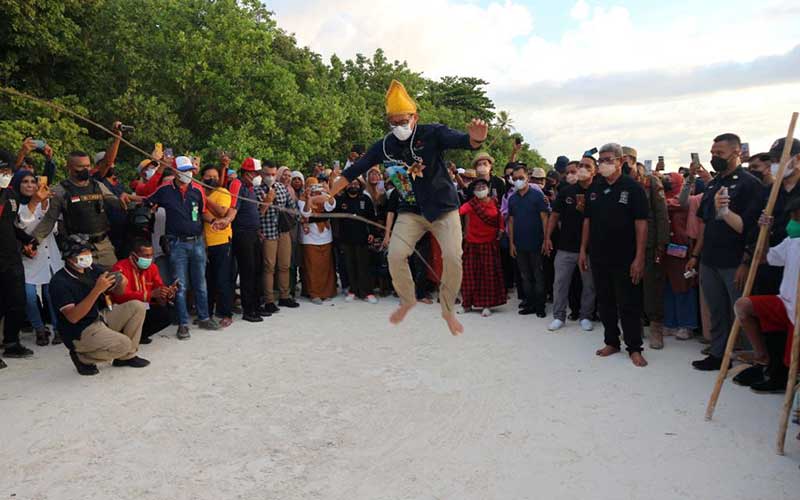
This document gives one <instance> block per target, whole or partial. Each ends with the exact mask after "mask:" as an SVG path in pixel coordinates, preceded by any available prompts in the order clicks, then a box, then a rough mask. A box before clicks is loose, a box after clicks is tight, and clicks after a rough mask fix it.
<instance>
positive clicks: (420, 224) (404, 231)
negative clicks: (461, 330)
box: [389, 210, 462, 315]
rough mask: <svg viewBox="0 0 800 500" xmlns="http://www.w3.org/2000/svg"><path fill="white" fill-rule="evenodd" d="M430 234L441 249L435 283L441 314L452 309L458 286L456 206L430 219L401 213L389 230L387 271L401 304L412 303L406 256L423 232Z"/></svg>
mask: <svg viewBox="0 0 800 500" xmlns="http://www.w3.org/2000/svg"><path fill="white" fill-rule="evenodd" d="M427 232H430V233H432V234H433V236H434V238H436V241H438V242H439V246H440V247H441V249H442V279H441V280H440V285H439V303H440V304H441V306H442V314H448V315H449V314H452V313H453V312H454V310H455V303H456V295H458V291H459V290H460V289H461V275H462V268H461V253H462V250H461V218H460V217H459V216H458V210H453V211H450V212H447V213H445V214H442V215H441V216H440V217H439V218H438V219H436V220H435V221H433V222H430V221H428V220H427V219H426V218H425V217H423V216H421V215H417V214H411V213H401V214H399V215H398V216H397V222H396V223H395V225H394V229H393V230H392V239H391V241H390V242H389V273H391V275H392V283H393V284H394V289H395V291H397V295H399V296H400V302H401V303H402V304H415V303H416V302H417V299H416V295H415V293H414V279H413V278H412V277H411V269H410V268H409V267H408V257H409V256H411V254H413V253H414V247H415V246H416V244H417V242H418V241H419V240H420V238H422V236H423V235H425V233H427Z"/></svg>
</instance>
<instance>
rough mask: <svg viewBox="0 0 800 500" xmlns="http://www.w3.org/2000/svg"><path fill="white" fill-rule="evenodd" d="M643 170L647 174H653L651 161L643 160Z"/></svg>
mask: <svg viewBox="0 0 800 500" xmlns="http://www.w3.org/2000/svg"><path fill="white" fill-rule="evenodd" d="M644 170H645V172H647V173H648V174H652V173H653V160H645V161H644Z"/></svg>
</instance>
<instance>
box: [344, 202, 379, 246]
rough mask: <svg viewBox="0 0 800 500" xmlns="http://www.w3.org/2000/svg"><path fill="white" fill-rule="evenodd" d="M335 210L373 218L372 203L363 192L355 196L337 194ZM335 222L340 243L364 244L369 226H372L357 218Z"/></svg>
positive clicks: (373, 209)
mask: <svg viewBox="0 0 800 500" xmlns="http://www.w3.org/2000/svg"><path fill="white" fill-rule="evenodd" d="M336 212H338V213H344V214H353V215H359V216H361V217H365V218H367V219H369V220H375V208H374V207H373V205H372V199H370V197H369V196H367V195H366V194H364V193H360V194H359V195H358V196H356V197H355V198H352V197H350V195H349V194H347V193H345V194H343V195H341V196H338V197H337V199H336ZM337 224H338V226H339V227H338V233H337V238H338V240H339V241H340V242H342V243H349V244H353V245H366V244H367V238H368V237H369V235H370V228H371V227H373V226H370V225H369V224H365V223H364V222H361V221H359V220H348V219H339V220H337Z"/></svg>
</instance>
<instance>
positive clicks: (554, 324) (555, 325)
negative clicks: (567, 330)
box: [547, 319, 564, 332]
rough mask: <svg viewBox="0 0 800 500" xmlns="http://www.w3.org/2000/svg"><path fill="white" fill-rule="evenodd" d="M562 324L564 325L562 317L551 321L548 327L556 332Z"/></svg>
mask: <svg viewBox="0 0 800 500" xmlns="http://www.w3.org/2000/svg"><path fill="white" fill-rule="evenodd" d="M562 326H564V322H563V321H561V320H560V319H554V320H553V322H552V323H550V326H548V327H547V329H548V330H550V331H551V332H554V331H556V330H558V329H560V328H561V327H562Z"/></svg>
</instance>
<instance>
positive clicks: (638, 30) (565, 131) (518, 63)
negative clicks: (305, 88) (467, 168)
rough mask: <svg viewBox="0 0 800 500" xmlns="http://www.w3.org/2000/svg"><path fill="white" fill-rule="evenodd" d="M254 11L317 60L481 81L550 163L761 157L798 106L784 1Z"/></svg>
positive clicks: (627, 0) (462, 0)
mask: <svg viewBox="0 0 800 500" xmlns="http://www.w3.org/2000/svg"><path fill="white" fill-rule="evenodd" d="M265 3H266V5H267V7H268V8H270V10H272V11H274V12H275V16H276V18H277V21H278V24H279V25H280V26H281V27H282V28H284V29H285V30H287V31H289V32H291V33H294V34H295V35H296V37H297V39H298V42H299V43H300V44H302V45H307V46H309V47H310V48H311V49H313V50H314V51H316V52H319V53H321V54H323V56H325V57H329V56H330V55H332V54H334V53H335V54H337V55H339V56H340V57H342V58H350V57H353V56H354V55H355V54H357V53H363V54H366V55H371V54H372V53H373V52H374V50H375V49H376V48H378V47H381V48H383V49H384V50H385V51H386V54H387V56H388V57H389V58H390V59H398V60H406V61H408V63H409V66H410V67H411V68H412V69H414V70H418V71H422V72H423V73H424V74H425V75H426V76H429V77H432V78H438V77H440V76H444V75H462V76H478V77H481V78H483V79H485V80H487V81H488V82H489V86H488V88H487V90H488V92H489V94H490V96H491V97H492V98H493V99H494V101H495V103H496V105H497V107H498V109H504V110H507V111H509V112H510V113H511V117H512V119H513V120H514V124H515V126H516V128H517V130H518V131H519V132H521V133H522V134H523V135H524V136H525V139H526V141H527V142H529V143H531V144H532V145H533V146H534V147H535V148H537V149H538V150H539V151H540V152H541V153H542V154H543V155H545V157H546V158H547V159H548V160H549V161H550V162H552V161H554V159H555V157H556V156H557V155H560V154H565V155H567V156H569V157H571V158H572V157H576V156H579V155H580V153H581V152H582V151H584V150H586V149H589V148H591V147H592V146H596V145H600V144H602V143H604V142H610V141H614V142H620V143H624V144H626V145H632V146H635V147H637V148H638V150H639V157H640V159H648V158H651V159H655V158H656V156H658V155H664V156H665V157H666V158H667V163H668V169H669V170H672V169H674V168H677V166H678V165H679V164H685V163H687V162H688V159H689V155H690V153H691V152H699V153H700V154H701V158H703V160H704V161H705V162H707V161H708V158H709V154H708V150H709V148H710V145H711V144H710V143H711V139H712V138H713V137H714V135H716V134H718V133H721V132H729V131H730V132H735V133H738V134H739V135H740V136H741V137H742V139H743V140H744V141H748V142H749V143H750V146H751V151H752V152H754V153H755V152H757V150H758V151H761V150H765V149H767V148H768V147H769V145H770V144H771V142H772V140H773V139H774V138H776V137H779V136H783V135H785V134H786V129H787V126H788V122H789V117H790V114H791V112H792V111H800V1H798V0H761V1H758V2H756V1H752V0H749V1H745V0H702V1H700V0H694V1H684V0H673V1H672V2H665V1H664V0H635V1H633V0H569V1H557V0H549V1H548V0H513V1H512V0H497V1H484V0H394V1H390V0H336V1H333V0H276V1H266V2H265ZM798 132H799V133H800V131H798ZM670 167H671V168H670Z"/></svg>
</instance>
